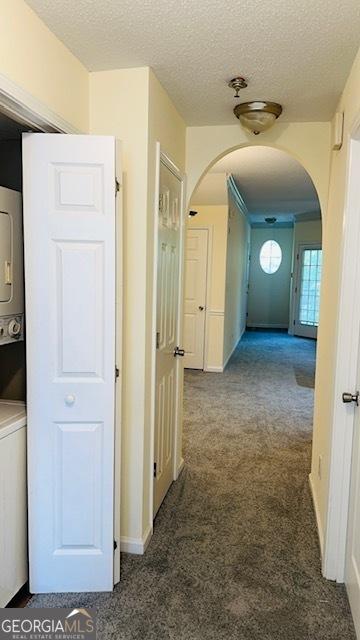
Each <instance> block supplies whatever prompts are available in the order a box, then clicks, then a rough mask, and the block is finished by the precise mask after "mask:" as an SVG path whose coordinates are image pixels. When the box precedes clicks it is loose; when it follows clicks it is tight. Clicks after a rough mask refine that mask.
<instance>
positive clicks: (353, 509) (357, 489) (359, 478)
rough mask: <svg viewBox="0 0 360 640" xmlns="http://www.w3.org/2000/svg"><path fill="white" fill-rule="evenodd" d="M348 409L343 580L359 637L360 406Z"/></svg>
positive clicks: (350, 405)
mask: <svg viewBox="0 0 360 640" xmlns="http://www.w3.org/2000/svg"><path fill="white" fill-rule="evenodd" d="M357 389H360V353H359V359H358V374H357ZM348 410H349V411H353V410H355V419H354V435H353V446H352V463H351V484H350V502H349V518H348V528H347V543H346V567H345V582H346V587H347V591H348V595H349V601H350V607H351V612H352V615H353V619H354V624H355V629H356V633H357V637H358V638H360V408H359V407H357V406H356V404H355V403H354V402H352V403H351V404H349V409H348Z"/></svg>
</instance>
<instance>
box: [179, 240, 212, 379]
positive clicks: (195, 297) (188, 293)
mask: <svg viewBox="0 0 360 640" xmlns="http://www.w3.org/2000/svg"><path fill="white" fill-rule="evenodd" d="M207 260H208V230H207V229H188V231H187V234H186V254H185V300H184V349H185V358H184V367H185V368H188V369H203V368H204V350H205V317H206V315H205V314H206V288H207Z"/></svg>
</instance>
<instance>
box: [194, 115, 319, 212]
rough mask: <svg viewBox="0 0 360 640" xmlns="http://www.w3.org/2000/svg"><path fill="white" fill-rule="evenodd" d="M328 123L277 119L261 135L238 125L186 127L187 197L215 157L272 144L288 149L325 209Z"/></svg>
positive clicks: (216, 158) (272, 145)
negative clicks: (311, 183) (278, 120)
mask: <svg viewBox="0 0 360 640" xmlns="http://www.w3.org/2000/svg"><path fill="white" fill-rule="evenodd" d="M330 133H331V127H330V123H329V122H283V123H282V122H276V123H275V125H274V126H273V127H272V128H271V129H270V130H269V131H266V132H265V133H262V134H261V135H260V136H254V135H253V134H251V133H247V132H246V131H245V129H243V128H242V127H241V126H240V125H239V124H234V125H224V126H206V127H188V128H187V132H186V173H187V186H188V189H187V194H188V200H190V199H191V195H192V193H193V191H194V189H195V187H196V185H197V184H198V182H199V181H200V179H201V177H202V176H203V175H204V173H205V172H206V171H207V169H208V168H209V167H210V166H212V165H213V164H214V163H215V161H216V160H218V159H219V158H221V157H222V156H224V155H226V153H228V152H229V151H232V150H234V149H236V148H238V147H243V146H249V145H262V146H264V145H265V146H267V145H268V146H271V147H275V148H278V149H282V150H283V151H287V152H288V153H289V154H290V155H291V156H293V157H294V158H296V159H297V160H298V161H299V162H300V163H301V164H302V165H303V167H304V168H305V169H306V170H307V171H308V173H309V175H310V177H311V178H312V180H313V182H314V184H315V187H316V189H317V191H318V195H319V198H320V204H321V208H322V210H323V211H324V212H325V211H326V204H327V195H328V187H329V164H330V153H329V152H330Z"/></svg>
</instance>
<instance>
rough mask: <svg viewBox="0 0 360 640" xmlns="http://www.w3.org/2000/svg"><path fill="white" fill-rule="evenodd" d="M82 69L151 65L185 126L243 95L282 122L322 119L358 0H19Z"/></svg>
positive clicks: (351, 46)
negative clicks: (236, 89)
mask: <svg viewBox="0 0 360 640" xmlns="http://www.w3.org/2000/svg"><path fill="white" fill-rule="evenodd" d="M27 3H28V5H30V6H31V7H32V8H33V9H34V10H35V11H36V12H37V13H38V15H39V16H40V17H41V18H42V19H43V20H44V21H45V22H46V24H47V25H48V26H49V27H50V29H51V30H52V31H53V32H54V33H55V34H56V35H57V36H58V37H59V38H60V39H61V40H62V41H63V42H64V43H65V44H66V45H67V46H68V47H69V48H70V49H71V51H72V52H73V53H74V54H75V55H76V56H77V57H78V58H79V59H80V60H81V61H82V62H83V63H84V64H85V66H86V67H87V68H88V69H89V70H103V69H115V68H126V67H135V66H144V65H149V66H151V67H152V68H153V69H154V71H155V73H156V75H157V77H158V78H159V80H160V81H161V82H162V84H163V85H164V87H165V88H166V89H167V91H168V92H169V94H170V96H171V97H172V99H173V101H174V102H175V104H176V106H177V108H178V110H179V111H180V113H181V114H182V115H183V116H184V118H185V121H186V123H187V124H188V125H206V124H227V123H233V122H234V116H233V114H232V108H233V106H234V104H235V100H234V99H233V92H232V90H231V89H229V88H228V87H227V86H226V81H227V80H230V79H231V78H232V77H233V76H235V75H239V74H240V75H244V76H245V77H246V78H247V79H248V81H249V87H248V88H247V89H245V90H242V91H241V99H242V100H243V101H246V100H253V99H266V100H274V101H276V102H280V103H281V104H282V105H283V107H284V112H283V115H282V120H283V121H307V120H309V121H310V120H329V119H330V118H331V116H332V115H333V112H334V109H335V107H336V103H337V100H338V97H339V95H340V93H341V91H342V89H343V86H344V83H345V80H346V77H347V75H348V73H349V70H350V67H351V63H352V61H353V59H354V57H355V54H356V51H357V49H358V47H359V44H360V37H359V34H360V3H359V2H358V0H341V2H340V3H339V2H338V0H316V2H315V1H314V0H301V2H299V0H200V1H196V0H157V2H154V0H142V1H141V2H140V1H139V0H121V1H119V0H76V2H74V0H61V2H60V1H59V2H56V1H54V0H27Z"/></svg>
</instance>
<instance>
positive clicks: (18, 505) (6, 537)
mask: <svg viewBox="0 0 360 640" xmlns="http://www.w3.org/2000/svg"><path fill="white" fill-rule="evenodd" d="M23 339H24V275H23V239H22V202H21V194H20V193H19V192H17V191H13V190H12V189H6V188H4V187H0V367H2V366H6V365H5V363H4V358H2V357H1V347H2V346H3V345H7V344H10V343H13V342H19V341H21V340H23ZM26 495H27V490H26V406H25V403H24V402H20V401H14V400H7V399H3V398H1V399H0V607H4V606H5V605H6V604H7V603H8V602H9V601H10V600H11V599H12V598H13V596H14V595H15V594H16V593H17V592H18V591H19V589H20V588H21V587H22V586H23V585H24V584H25V582H26V581H27V575H28V567H27V500H26Z"/></svg>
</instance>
